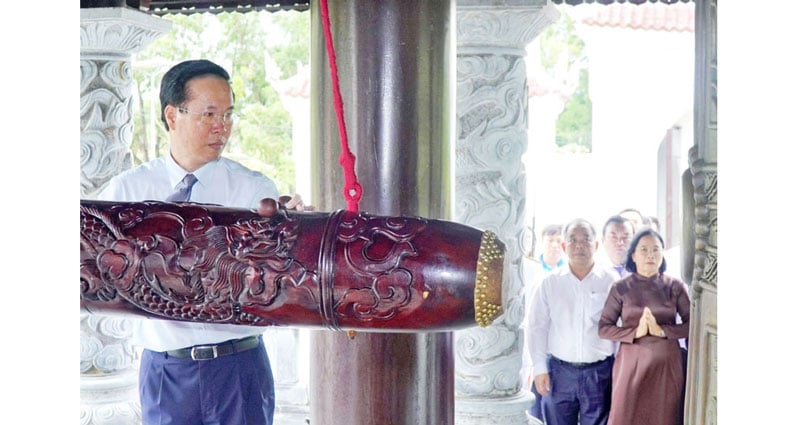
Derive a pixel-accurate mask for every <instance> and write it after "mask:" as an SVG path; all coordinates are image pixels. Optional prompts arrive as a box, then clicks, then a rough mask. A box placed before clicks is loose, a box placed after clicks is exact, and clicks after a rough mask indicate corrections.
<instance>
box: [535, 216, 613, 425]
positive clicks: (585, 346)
mask: <svg viewBox="0 0 800 425" xmlns="http://www.w3.org/2000/svg"><path fill="white" fill-rule="evenodd" d="M598 247H599V242H598V241H597V235H596V232H595V229H594V226H592V224H591V223H589V222H588V221H586V220H583V219H575V220H573V221H571V222H570V223H569V224H567V225H566V226H565V227H564V242H562V249H563V250H564V252H566V254H567V257H568V259H569V262H568V264H567V265H566V266H565V267H561V268H560V269H558V270H556V271H554V272H553V273H551V274H550V275H548V276H547V277H545V279H544V281H542V283H541V285H539V287H538V288H537V290H536V293H535V294H534V297H533V303H532V306H531V308H532V314H531V315H530V317H529V323H528V327H527V329H528V338H527V341H528V342H527V343H528V349H529V350H530V352H531V356H532V361H533V374H534V385H535V386H536V390H537V391H538V392H539V393H540V394H542V396H543V398H542V409H543V414H544V422H545V423H546V424H548V425H551V424H552V425H575V424H581V425H587V424H588V425H603V424H605V423H606V421H607V420H608V412H609V407H610V404H611V371H612V367H613V364H614V353H615V351H616V347H615V345H614V343H613V342H611V341H609V340H606V339H602V338H600V337H599V335H598V321H599V319H600V314H601V312H602V310H603V305H604V304H605V301H606V297H607V295H608V291H609V288H610V287H611V284H612V283H613V282H614V281H615V280H616V279H615V276H613V275H612V274H611V273H610V271H609V270H608V269H606V268H604V267H600V266H598V265H596V264H595V261H594V254H595V252H596V251H597V249H598Z"/></svg>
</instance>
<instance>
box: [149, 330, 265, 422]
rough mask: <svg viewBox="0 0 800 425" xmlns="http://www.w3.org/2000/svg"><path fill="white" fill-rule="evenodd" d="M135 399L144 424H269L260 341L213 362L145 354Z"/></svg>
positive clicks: (261, 343) (161, 354)
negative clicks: (137, 399)
mask: <svg viewBox="0 0 800 425" xmlns="http://www.w3.org/2000/svg"><path fill="white" fill-rule="evenodd" d="M139 399H140V401H141V404H142V424H143V425H167V424H173V425H200V424H202V425H272V418H273V414H274V412H275V384H274V381H273V378H272V369H271V367H270V364H269V358H268V357H267V352H266V350H265V349H264V341H263V340H260V341H259V346H258V347H256V348H253V349H250V350H247V351H243V352H241V353H234V354H230V355H227V356H222V357H218V358H216V359H213V360H198V361H195V360H192V359H181V358H175V357H168V356H167V355H166V354H164V353H159V352H156V351H150V350H144V351H143V353H142V361H141V365H140V368H139Z"/></svg>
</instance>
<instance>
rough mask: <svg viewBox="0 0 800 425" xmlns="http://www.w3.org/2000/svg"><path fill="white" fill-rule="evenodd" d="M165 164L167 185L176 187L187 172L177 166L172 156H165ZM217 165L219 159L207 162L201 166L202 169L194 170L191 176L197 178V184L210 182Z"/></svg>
mask: <svg viewBox="0 0 800 425" xmlns="http://www.w3.org/2000/svg"><path fill="white" fill-rule="evenodd" d="M166 162H167V175H168V177H169V184H170V185H171V187H176V186H177V185H178V182H180V181H181V180H183V178H184V177H185V176H186V175H187V174H189V172H188V171H186V170H184V169H183V167H181V166H180V165H178V163H177V162H175V159H174V158H172V155H169V154H168V155H166ZM217 164H219V159H216V160H214V161H211V162H208V163H207V164H205V165H203V166H202V167H200V168H198V169H196V170H194V172H192V174H194V176H195V177H196V178H197V183H195V184H200V185H203V182H204V181H206V182H207V181H211V179H212V177H213V175H214V171H215V170H216V168H217Z"/></svg>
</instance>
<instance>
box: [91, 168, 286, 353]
mask: <svg viewBox="0 0 800 425" xmlns="http://www.w3.org/2000/svg"><path fill="white" fill-rule="evenodd" d="M186 174H187V172H186V171H185V170H184V169H183V168H181V167H180V166H179V165H178V164H177V163H176V162H175V161H174V160H173V159H172V157H171V156H170V155H166V156H164V157H161V158H158V159H155V160H153V161H150V162H147V163H145V164H142V165H140V166H138V167H136V168H133V169H130V170H127V171H125V172H122V173H120V174H119V175H117V176H115V177H113V178H112V179H111V180H110V181H109V183H108V186H106V187H105V188H104V189H103V191H102V192H100V194H99V195H98V199H100V200H107V201H123V202H127V201H149V200H152V201H163V200H164V199H166V198H167V197H168V196H169V195H171V194H172V193H173V192H174V191H175V190H176V187H177V185H178V183H179V182H180V181H181V180H182V179H183V177H184V176H185V175H186ZM192 174H194V175H195V177H197V183H195V184H194V186H193V187H192V194H191V198H190V202H198V203H205V204H217V205H222V206H225V207H232V208H258V205H259V202H260V201H261V199H263V198H273V199H276V200H277V199H278V196H279V195H278V189H277V187H276V186H275V183H274V182H273V181H272V180H270V179H269V178H267V177H265V176H264V175H263V174H261V173H259V172H256V171H253V170H250V169H248V168H246V167H244V166H243V165H241V164H239V163H238V162H235V161H232V160H229V159H227V158H220V159H218V160H216V161H212V162H210V163H208V164H206V165H204V166H203V167H201V168H199V169H197V170H195V171H194V172H193V173H192ZM133 323H134V329H133V336H132V338H131V342H132V343H133V344H134V345H137V346H141V347H144V348H147V349H150V350H153V351H167V350H174V349H178V348H183V347H190V346H193V345H198V344H213V343H218V342H222V341H226V340H229V339H236V338H243V337H246V336H249V335H260V334H262V333H263V332H264V329H263V328H260V327H251V326H246V325H230V324H218V323H196V322H180V321H174V320H160V319H150V318H143V319H134V320H133Z"/></svg>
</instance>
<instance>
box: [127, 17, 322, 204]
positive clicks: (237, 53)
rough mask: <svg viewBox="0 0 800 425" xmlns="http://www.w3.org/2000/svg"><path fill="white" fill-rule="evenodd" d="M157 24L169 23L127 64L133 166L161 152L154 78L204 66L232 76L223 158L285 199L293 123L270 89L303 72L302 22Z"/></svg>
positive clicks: (188, 20)
mask: <svg viewBox="0 0 800 425" xmlns="http://www.w3.org/2000/svg"><path fill="white" fill-rule="evenodd" d="M164 19H168V20H170V21H171V22H172V30H171V31H170V32H169V33H168V34H165V35H163V36H161V37H160V38H158V39H157V40H156V41H154V42H153V43H152V44H151V45H150V46H149V47H148V48H147V49H145V50H144V51H142V52H140V53H138V54H136V55H135V56H134V58H133V76H134V80H135V89H134V92H135V93H134V94H135V97H136V102H135V105H134V119H135V122H134V137H133V142H132V144H131V151H132V153H133V157H134V164H140V163H142V162H146V161H148V160H150V159H153V158H155V157H156V156H159V155H163V154H165V153H166V152H168V138H167V133H166V130H165V129H164V125H163V123H161V120H160V114H161V112H160V102H159V100H158V92H159V84H160V81H161V77H162V76H163V75H164V73H165V72H166V71H167V70H168V69H169V68H170V67H171V66H172V65H174V64H175V63H177V62H180V61H182V60H186V59H195V58H205V59H209V60H212V61H214V62H216V63H218V64H220V65H222V66H223V67H224V68H226V69H227V70H228V71H229V72H230V73H231V80H232V87H233V90H234V93H235V95H236V111H237V113H238V114H239V115H240V119H239V121H237V123H236V125H235V126H234V129H233V132H232V134H231V138H230V140H229V142H228V147H227V148H226V152H225V154H224V156H227V157H229V158H232V159H235V160H237V161H240V162H242V163H243V164H244V165H246V166H248V167H249V168H252V169H255V170H258V171H261V172H262V173H264V174H265V175H267V176H269V177H270V178H272V179H273V180H275V183H276V184H277V186H278V189H279V190H280V191H281V193H292V192H293V191H294V173H295V170H294V162H293V159H292V120H291V116H290V114H289V112H288V111H286V109H285V108H284V107H283V104H282V103H281V99H280V96H279V94H278V92H277V91H276V90H275V87H274V86H273V84H271V82H273V81H277V80H281V79H286V78H288V77H290V76H292V75H294V74H296V73H297V71H298V64H308V61H309V44H308V41H309V39H308V32H309V30H308V25H309V14H308V13H304V12H275V13H270V12H248V13H220V14H209V13H203V14H192V15H167V16H165V17H164Z"/></svg>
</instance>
